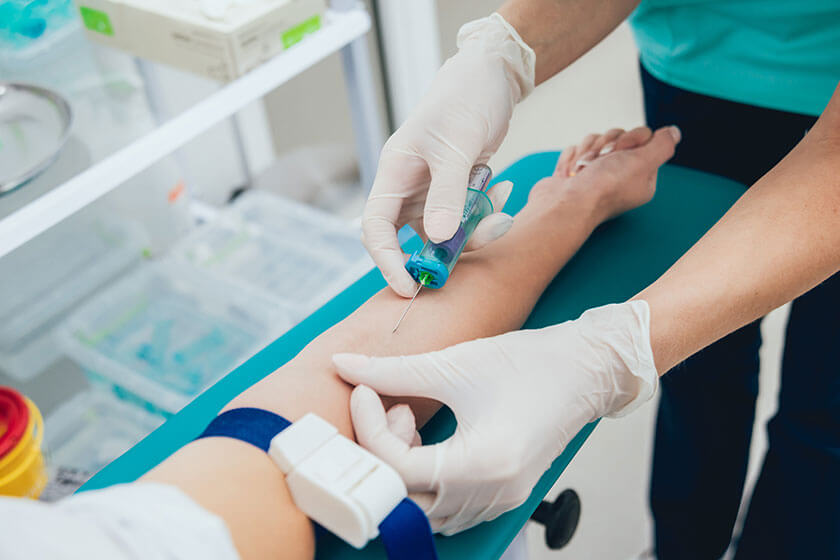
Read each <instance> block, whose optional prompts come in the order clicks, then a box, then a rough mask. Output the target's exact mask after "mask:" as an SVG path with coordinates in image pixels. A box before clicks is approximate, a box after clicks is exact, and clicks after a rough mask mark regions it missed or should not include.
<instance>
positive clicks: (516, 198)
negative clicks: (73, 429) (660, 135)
mask: <svg viewBox="0 0 840 560" xmlns="http://www.w3.org/2000/svg"><path fill="white" fill-rule="evenodd" d="M557 156H558V153H557V152H546V153H537V154H533V155H530V156H527V157H524V158H523V159H521V160H519V161H518V162H516V163H514V164H513V165H511V166H510V167H509V168H508V169H506V170H505V171H504V172H502V173H500V174H499V175H498V177H496V180H505V179H508V180H511V181H513V183H514V185H515V188H514V192H513V194H512V196H511V198H510V201H509V202H508V204H507V206H506V208H505V210H506V211H507V212H510V213H514V212H516V211H518V210H519V209H520V208H522V206H523V205H524V204H525V201H526V200H527V196H528V191H529V190H530V188H531V186H533V185H534V183H536V182H537V181H538V180H539V179H541V178H542V177H545V176H547V175H550V174H551V173H552V171H553V170H554V164H555V162H556V160H557ZM743 191H744V188H743V186H741V185H740V184H737V183H734V182H732V181H729V180H725V179H722V178H719V177H714V176H711V175H707V174H703V173H699V172H696V171H691V170H687V169H683V168H680V167H675V166H665V167H664V168H662V169H661V170H660V172H659V182H658V188H657V192H656V196H655V197H654V199H653V201H651V202H650V203H649V204H647V205H645V206H643V207H641V208H637V209H636V210H633V211H631V212H629V213H627V214H625V215H623V216H620V217H619V218H617V219H615V220H612V221H611V222H608V223H606V224H604V225H602V226H601V227H599V228H598V229H597V230H596V231H595V233H594V234H593V235H592V237H591V238H590V239H589V240H588V241H587V242H586V244H585V245H584V246H583V248H582V249H581V250H580V251H579V252H578V254H577V255H576V256H575V257H574V259H573V260H572V261H571V262H570V263H569V264H568V265H567V266H566V267H565V268H564V269H563V271H562V272H561V273H560V274H559V275H558V276H557V278H555V280H554V282H552V284H551V285H550V286H549V287H548V289H547V290H546V291H545V293H544V294H543V296H542V298H541V299H540V300H539V302H538V303H537V305H536V307H535V308H534V310H533V312H532V313H531V316H530V317H529V318H528V322H527V323H526V324H525V328H539V327H544V326H547V325H552V324H555V323H559V322H562V321H566V320H568V319H574V318H576V317H577V316H579V315H580V314H581V313H582V312H583V311H584V310H586V309H588V308H590V307H594V306H598V305H602V304H606V303H613V302H620V301H623V300H625V299H628V298H630V297H631V296H633V295H634V294H635V293H637V292H638V291H640V290H641V289H642V288H644V287H645V286H646V285H648V284H649V283H651V282H652V281H654V280H655V279H656V278H657V277H658V276H659V275H660V274H662V273H663V272H664V271H665V270H666V269H667V268H668V267H669V266H670V265H671V264H672V263H673V262H675V261H676V260H677V259H678V258H679V256H680V255H681V254H683V253H684V252H685V251H686V250H687V249H688V248H689V247H690V246H691V245H692V244H693V243H694V242H695V241H697V239H699V238H700V237H701V236H702V235H703V233H705V232H706V231H707V230H708V229H709V228H710V227H711V226H712V225H713V224H714V223H715V222H716V221H717V220H718V218H720V217H721V216H722V215H723V213H724V212H725V211H726V210H727V209H728V208H729V207H730V206H731V205H732V203H733V202H734V201H735V200H736V199H737V198H738V196H740V195H741V193H743ZM408 243H409V246H410V248H411V249H414V248H415V247H416V246H419V240H418V239H417V238H416V237H415V238H414V239H413V240H411V241H409V242H408ZM456 274H457V271H456ZM384 286H385V282H384V280H383V279H382V276H381V275H380V274H379V272H378V271H377V270H373V271H371V272H369V273H368V274H367V275H365V276H364V277H362V278H361V279H360V280H358V281H357V282H356V283H355V284H353V285H352V286H350V287H348V288H347V289H346V290H344V292H343V293H341V294H339V295H338V296H337V297H335V298H334V299H333V300H332V301H330V302H329V303H327V304H326V305H325V306H324V307H322V308H321V309H319V310H318V311H316V312H315V313H313V314H312V315H311V316H310V317H308V318H307V319H306V320H304V321H303V322H301V323H300V324H299V325H297V326H296V327H295V328H293V329H292V330H290V331H288V332H287V333H286V334H284V335H283V336H282V337H280V338H279V339H278V340H276V341H275V342H274V343H272V344H270V345H269V346H268V347H266V348H265V349H264V350H262V351H261V352H260V353H258V354H257V355H255V356H254V357H253V358H251V359H250V360H248V361H247V362H246V363H244V364H243V365H242V366H240V367H239V368H237V369H236V370H234V371H233V372H231V373H230V374H229V375H227V376H226V377H224V378H223V379H222V380H220V381H219V382H218V383H216V384H215V385H214V386H213V387H211V388H210V389H208V390H207V391H205V392H204V393H203V394H202V395H201V396H199V397H198V398H197V399H195V400H194V401H193V402H192V403H190V404H189V405H188V406H186V407H185V408H184V409H183V410H181V411H180V412H179V413H178V414H176V415H175V416H174V417H172V418H171V419H170V420H168V421H167V422H166V423H165V424H163V425H162V426H161V427H160V428H159V429H157V430H156V431H155V432H153V433H152V434H150V435H149V436H148V437H146V438H145V439H144V440H143V441H141V442H140V443H138V444H137V445H136V446H134V447H133V448H132V449H130V450H129V451H128V452H126V453H125V454H124V455H123V456H121V457H120V458H118V459H117V460H115V461H114V462H113V463H111V464H110V465H108V466H107V467H105V468H104V469H103V470H102V471H100V472H99V473H98V474H97V475H96V476H94V477H93V478H92V479H91V480H90V481H89V482H88V483H87V484H86V485H85V486H84V487H83V488H82V489H83V490H90V489H94V488H102V487H105V486H109V485H111V484H117V483H121V482H128V481H132V480H135V479H136V478H138V477H139V476H141V475H142V474H143V473H145V472H146V471H148V470H149V469H150V468H152V467H153V466H155V465H156V464H158V463H159V462H161V461H162V460H163V459H164V458H166V457H167V456H168V455H170V454H171V453H172V452H174V451H175V450H176V449H178V448H179V447H181V446H182V445H184V444H186V443H187V442H189V441H190V440H192V439H193V438H194V437H196V436H197V435H198V434H199V433H200V432H201V431H202V429H203V428H204V426H205V425H206V424H207V423H208V422H209V421H210V420H211V419H212V418H213V416H215V414H216V413H217V412H218V411H219V410H220V409H221V407H222V406H223V405H224V404H225V403H226V402H227V401H228V400H230V399H231V398H232V397H233V396H234V395H236V394H238V393H240V392H241V391H243V390H244V389H246V388H247V387H249V386H250V385H252V384H254V383H255V382H256V381H258V380H259V379H261V378H262V377H264V376H265V375H267V374H269V373H271V372H272V371H274V370H275V369H277V368H278V367H280V366H282V365H283V364H284V363H286V362H287V361H288V360H289V359H291V358H292V357H293V356H294V355H295V354H297V353H298V352H299V351H300V350H301V349H302V348H303V347H304V346H305V345H306V344H307V343H309V341H311V340H312V339H313V338H315V337H316V336H318V335H319V334H320V333H321V332H323V331H324V330H326V329H327V328H329V327H330V326H332V325H333V324H335V323H337V322H338V321H341V320H342V319H343V318H344V317H346V316H347V315H349V314H350V313H351V312H352V311H353V310H354V309H356V308H357V307H358V306H359V305H360V304H362V303H363V302H364V301H366V300H367V299H368V298H369V297H370V296H371V295H373V294H374V293H375V292H376V291H378V290H379V289H381V288H382V287H384ZM454 423H455V422H454V419H453V418H452V416H451V415H447V414H445V413H441V414H439V415H438V416H437V417H435V418H434V419H433V420H432V422H430V425H428V426H426V428H425V430H424V433H423V439H424V441H425V442H427V443H428V442H429V441H434V440H435V439H438V440H439V439H443V438H444V437H446V435H448V434H450V433H451V432H452V430H453V427H454ZM594 428H595V424H594V423H593V424H590V425H589V426H587V427H585V428H584V429H583V430H581V432H580V433H579V434H578V435H577V437H576V438H575V439H574V440H573V441H572V442H571V443H570V444H569V446H568V447H567V448H566V450H565V452H564V453H563V454H562V455H561V456H560V457H558V458H557V460H555V461H554V464H553V465H552V466H551V468H550V469H549V470H548V471H547V472H546V473H545V475H543V477H542V478H541V479H540V481H539V483H538V484H537V486H536V488H534V491H533V493H532V494H531V497H530V498H529V499H528V501H527V502H526V503H525V504H524V505H523V506H522V507H520V508H518V509H516V510H514V511H511V512H509V513H507V514H505V515H503V516H501V517H499V518H498V519H496V520H495V521H492V522H489V523H484V524H483V525H480V526H478V527H476V528H474V529H472V530H469V531H466V532H464V533H461V534H460V535H457V536H454V537H441V536H438V537H437V548H438V554H439V555H440V557H441V558H443V559H455V558H477V559H482V560H483V559H487V560H492V559H496V558H499V557H500V556H501V555H502V553H503V552H504V551H505V549H506V548H507V546H508V545H509V544H510V542H511V541H512V540H513V538H514V537H515V536H516V534H517V533H518V532H519V530H520V529H521V528H522V526H523V525H524V524H525V523H526V522H527V521H528V518H529V516H530V515H531V513H532V512H533V511H534V510H535V509H536V507H537V505H538V504H539V503H540V501H541V500H542V498H543V497H544V496H545V494H546V493H547V492H548V490H549V489H550V488H551V486H552V485H553V484H554V482H555V481H556V480H557V478H558V477H559V476H560V475H561V473H562V472H563V470H564V469H565V468H566V465H568V464H569V462H570V461H571V460H572V458H573V457H574V456H575V453H577V451H578V450H579V449H580V448H581V446H582V445H583V444H584V442H585V441H586V438H587V437H588V436H589V434H591V433H592V430H593V429H594ZM317 556H318V558H321V559H324V558H329V559H344V558H359V559H361V558H365V559H372V558H382V559H384V558H385V554H384V549H383V548H382V547H381V545H380V544H379V542H378V541H377V542H374V543H371V544H370V545H369V546H368V547H367V548H365V549H364V550H362V551H357V550H354V549H352V548H351V547H349V546H347V545H344V544H343V543H341V542H339V541H338V540H337V539H336V538H334V537H332V536H327V537H326V538H324V539H322V540H321V541H319V543H318V551H317Z"/></svg>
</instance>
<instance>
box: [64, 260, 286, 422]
mask: <svg viewBox="0 0 840 560" xmlns="http://www.w3.org/2000/svg"><path fill="white" fill-rule="evenodd" d="M293 324H294V323H293V318H292V314H291V312H290V310H289V309H288V308H286V307H284V306H282V305H280V304H278V303H276V302H274V301H271V300H268V299H267V298H264V297H261V296H260V294H257V293H255V292H253V291H251V290H247V289H246V288H245V287H243V286H242V285H234V284H231V283H230V282H226V281H224V280H222V279H219V278H217V277H212V276H211V275H209V274H202V273H201V271H198V270H196V269H194V268H192V267H189V266H187V265H185V264H183V263H180V262H177V261H175V260H169V259H164V260H162V261H160V262H156V263H153V264H146V265H145V266H142V267H139V268H138V269H136V270H135V271H133V272H132V273H130V274H128V275H127V276H125V277H123V278H122V279H121V280H119V281H118V282H117V283H115V284H113V285H112V286H110V287H108V288H107V289H106V290H105V291H104V292H103V293H101V294H98V295H97V296H96V297H95V298H92V299H90V300H88V301H87V302H86V303H85V304H83V305H82V306H81V308H79V309H78V310H77V311H76V312H74V313H73V314H72V315H71V316H70V317H69V318H68V319H67V321H65V322H64V323H63V324H62V325H61V326H60V327H59V331H60V332H59V340H60V341H61V344H62V346H63V347H64V349H65V351H66V352H67V354H68V355H69V356H70V357H71V358H72V359H73V360H75V361H76V362H77V363H78V364H79V365H80V366H81V367H82V368H83V369H85V372H86V373H87V375H88V376H89V377H90V379H91V380H92V382H93V384H94V385H99V386H104V387H105V388H106V389H108V390H110V391H112V392H113V393H114V394H116V395H117V396H119V397H120V398H122V399H124V400H127V401H129V402H133V403H134V404H136V405H139V407H140V408H146V409H148V410H149V411H151V412H156V413H161V414H172V413H175V412H177V411H178V410H180V409H181V408H182V407H183V406H184V405H185V404H187V403H188V402H189V401H190V400H192V399H193V398H195V397H196V396H197V395H198V394H200V393H201V391H203V390H204V389H206V388H207V387H208V386H210V385H212V384H213V383H214V382H216V381H217V380H218V379H219V378H221V377H222V376H223V375H224V374H225V373H227V372H228V371H230V370H231V369H233V368H235V367H237V366H238V365H240V364H241V363H242V362H244V361H245V360H246V359H248V357H250V356H251V355H253V354H254V352H256V351H257V350H259V349H260V348H261V347H263V346H264V345H265V344H266V343H267V342H269V341H271V340H273V339H274V338H276V337H277V336H279V335H280V334H282V333H283V332H285V331H286V330H288V329H289V327H291V326H292V325H293Z"/></svg>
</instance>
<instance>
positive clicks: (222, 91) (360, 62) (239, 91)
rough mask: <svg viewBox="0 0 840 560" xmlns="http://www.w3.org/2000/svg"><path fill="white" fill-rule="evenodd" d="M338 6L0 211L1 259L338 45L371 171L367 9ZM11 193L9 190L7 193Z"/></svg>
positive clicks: (364, 161) (373, 121) (374, 123)
mask: <svg viewBox="0 0 840 560" xmlns="http://www.w3.org/2000/svg"><path fill="white" fill-rule="evenodd" d="M338 4H341V7H343V8H345V9H343V10H340V9H333V10H329V11H328V12H327V14H326V15H325V17H324V20H323V27H322V29H320V30H318V31H317V32H315V33H313V34H311V35H309V36H307V37H304V38H303V39H302V40H301V41H300V43H298V44H296V45H294V46H293V47H292V48H290V49H289V50H287V51H284V52H282V53H280V54H279V55H277V56H276V57H274V58H273V59H271V60H270V61H268V62H266V63H265V64H263V65H262V66H260V67H258V68H257V69H255V70H253V71H251V72H249V73H248V74H246V75H244V76H242V77H241V78H238V79H236V80H234V81H233V82H231V83H229V84H226V85H224V86H221V87H220V88H219V89H218V90H217V91H215V92H214V93H212V94H211V95H209V96H208V97H206V98H205V99H203V100H201V101H199V102H198V103H196V104H195V105H193V106H192V107H190V108H189V109H187V110H185V111H183V112H182V113H180V114H179V115H177V116H174V117H173V118H171V119H169V120H167V121H166V122H163V123H162V124H160V125H159V126H157V127H155V128H153V129H152V130H150V131H148V132H146V133H144V134H142V135H141V136H139V137H134V138H131V139H128V140H127V141H125V142H123V140H124V139H118V140H119V141H118V146H117V147H116V148H117V149H116V150H115V151H113V153H111V154H110V155H108V156H107V157H104V158H103V159H100V160H98V161H94V162H93V163H91V164H90V166H88V167H86V168H84V169H82V170H80V171H78V172H76V173H75V174H74V175H73V176H72V177H70V178H69V179H67V180H64V181H63V182H61V183H60V184H58V185H56V186H55V187H53V188H51V189H50V190H49V191H47V192H45V193H44V194H41V195H40V196H38V197H37V198H35V199H34V200H29V199H28V198H26V197H24V198H23V199H22V200H23V201H24V202H23V205H21V206H20V207H13V208H6V205H4V209H5V211H4V212H3V213H2V214H0V257H3V256H4V255H6V254H8V253H10V252H11V251H13V250H14V249H15V248H17V247H19V246H21V245H23V244H24V243H26V242H27V241H29V240H30V239H33V238H34V237H36V236H37V235H38V234H40V233H42V232H44V231H46V230H47V229H49V228H50V227H52V226H54V225H55V224H57V223H59V222H60V221H62V220H63V219H65V218H67V217H68V216H70V215H71V214H73V213H75V212H77V211H78V210H80V209H82V208H84V207H85V206H87V205H88V204H90V203H92V202H93V201H95V200H97V199H98V198H99V197H101V196H102V195H104V194H105V193H107V192H109V191H111V190H113V189H115V188H116V187H117V186H119V185H121V184H122V183H123V182H125V181H126V180H128V179H130V178H132V177H133V176H135V175H136V174H138V173H140V172H141V171H143V170H145V169H147V168H148V167H149V166H151V165H152V164H154V163H155V162H157V161H159V160H160V159H162V158H163V157H165V156H167V155H169V154H171V153H173V152H174V151H175V150H177V149H178V148H180V147H182V146H183V145H184V144H186V143H187V142H189V141H190V140H192V139H193V138H196V137H197V136H199V135H200V134H202V133H203V132H205V131H207V130H208V129H209V128H210V127H212V126H213V125H215V124H217V123H219V122H221V121H222V120H224V119H226V118H228V117H230V116H232V115H234V114H235V113H236V112H237V111H239V110H240V109H242V108H244V107H245V106H246V105H248V104H249V103H251V102H252V101H254V100H257V99H259V98H261V97H263V96H264V95H265V94H267V93H269V92H270V91H271V90H273V89H274V88H276V87H278V86H280V85H281V84H283V83H285V82H287V81H288V80H290V79H292V78H294V77H295V76H297V75H298V74H300V73H301V72H303V71H304V70H306V69H307V68H309V67H311V66H313V65H314V64H316V63H317V62H319V61H321V60H322V59H324V58H325V57H327V56H328V55H330V54H332V53H335V52H337V51H339V50H341V49H344V50H343V51H342V54H343V61H344V68H345V77H346V79H347V81H348V85H350V86H351V87H349V88H348V89H349V94H350V102H351V108H352V109H353V121H354V128H355V131H356V141H357V146H358V150H359V152H360V159H361V162H360V163H361V166H362V169H363V172H364V173H363V179H367V178H366V177H364V175H369V176H371V177H372V175H371V168H372V166H375V156H376V154H377V153H378V145H377V144H379V140H378V138H379V137H380V136H381V133H377V132H376V131H375V129H376V128H377V127H378V124H379V123H378V116H374V113H375V112H376V108H375V100H374V96H373V91H372V89H371V88H372V86H371V84H370V81H371V80H370V74H371V70H370V67H369V61H368V60H367V50H366V48H365V46H364V35H365V34H366V33H367V32H368V30H369V29H370V27H371V20H370V16H369V15H368V13H367V12H366V11H365V9H364V8H363V7H362V6H361V5H360V4H356V3H355V2H333V5H334V6H336V5H338ZM13 195H14V193H13Z"/></svg>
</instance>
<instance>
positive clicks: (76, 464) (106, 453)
mask: <svg viewBox="0 0 840 560" xmlns="http://www.w3.org/2000/svg"><path fill="white" fill-rule="evenodd" d="M163 420H164V418H163V417H162V416H159V415H154V414H149V413H148V412H145V411H144V410H141V409H138V408H137V407H134V406H131V405H129V404H127V403H124V402H121V401H120V400H119V399H117V398H115V397H113V396H112V395H110V394H108V393H107V392H105V391H102V390H97V389H88V390H87V391H85V392H83V393H79V394H78V395H76V396H75V397H73V398H72V399H70V400H69V401H67V402H65V403H64V404H62V405H61V406H60V407H59V408H57V409H56V410H55V411H54V412H53V413H52V414H50V415H49V416H47V420H46V425H45V429H44V436H45V443H46V451H47V460H48V466H49V472H50V481H49V484H48V487H47V488H48V490H49V493H50V494H49V495H48V496H47V497H46V498H45V499H47V500H49V499H51V497H52V499H55V498H59V497H61V496H62V495H66V494H69V493H71V492H73V491H75V489H76V488H77V487H78V486H79V485H81V484H82V483H84V482H85V481H86V480H87V479H88V478H90V477H91V476H93V475H94V474H95V473H96V472H97V471H98V470H99V469H101V468H102V467H104V466H105V465H107V464H108V463H110V462H111V461H113V460H114V459H116V458H117V457H119V456H120V455H122V454H123V453H125V452H126V451H128V449H130V448H131V447H132V446H134V445H135V444H136V443H137V442H139V441H140V440H141V439H143V438H144V437H146V435H148V434H149V433H151V432H152V430H154V429H155V428H157V427H158V426H160V425H161V424H162V423H163Z"/></svg>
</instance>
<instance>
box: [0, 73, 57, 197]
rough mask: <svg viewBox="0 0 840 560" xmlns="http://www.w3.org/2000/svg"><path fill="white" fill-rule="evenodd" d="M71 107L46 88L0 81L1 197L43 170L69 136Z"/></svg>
mask: <svg viewBox="0 0 840 560" xmlns="http://www.w3.org/2000/svg"><path fill="white" fill-rule="evenodd" d="M72 122H73V112H72V110H71V109H70V104H69V103H67V101H66V100H65V99H64V98H63V97H62V96H60V95H59V94H57V93H55V92H54V91H51V90H49V89H46V88H42V87H39V86H34V85H29V84H19V83H12V82H0V195H3V194H6V193H8V192H11V191H13V190H15V189H17V188H19V187H21V186H23V185H25V184H26V182H27V181H29V180H31V179H32V178H33V177H35V176H37V175H38V174H39V173H41V172H42V171H44V169H46V168H47V167H48V166H49V165H50V164H51V163H52V162H53V161H54V160H55V158H56V157H57V156H58V154H59V152H60V151H61V148H62V146H64V143H65V142H66V141H67V137H68V135H69V134H70V127H71V125H72Z"/></svg>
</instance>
